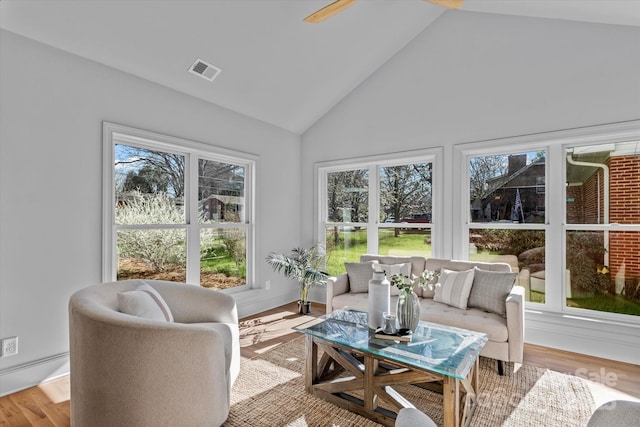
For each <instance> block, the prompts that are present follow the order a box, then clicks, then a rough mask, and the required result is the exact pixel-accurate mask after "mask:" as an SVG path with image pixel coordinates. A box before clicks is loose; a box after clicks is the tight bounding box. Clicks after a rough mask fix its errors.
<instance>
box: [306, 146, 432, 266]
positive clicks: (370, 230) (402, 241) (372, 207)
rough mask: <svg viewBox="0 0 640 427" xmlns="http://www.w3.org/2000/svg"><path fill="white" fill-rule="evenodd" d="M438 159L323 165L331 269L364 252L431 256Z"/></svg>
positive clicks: (323, 236)
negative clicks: (436, 162) (434, 192)
mask: <svg viewBox="0 0 640 427" xmlns="http://www.w3.org/2000/svg"><path fill="white" fill-rule="evenodd" d="M435 159H436V154H433V153H431V154H424V155H422V156H417V157H415V158H412V159H410V160H409V159H402V158H398V159H383V158H381V159H376V160H372V161H371V162H367V163H366V164H362V163H360V164H348V163H347V164H343V165H336V166H320V168H319V177H320V179H319V181H320V186H321V189H320V192H319V194H320V206H321V210H320V230H322V231H321V233H319V240H320V241H321V242H324V244H325V245H326V248H327V271H328V272H329V273H330V274H336V275H337V274H340V273H342V272H344V271H345V268H344V263H345V262H358V261H359V260H360V255H362V254H364V253H379V254H383V255H386V254H389V255H416V254H417V255H423V256H431V254H432V238H431V237H432V231H433V230H432V228H433V218H434V212H433V203H434V197H433V190H432V186H433V185H434V163H435Z"/></svg>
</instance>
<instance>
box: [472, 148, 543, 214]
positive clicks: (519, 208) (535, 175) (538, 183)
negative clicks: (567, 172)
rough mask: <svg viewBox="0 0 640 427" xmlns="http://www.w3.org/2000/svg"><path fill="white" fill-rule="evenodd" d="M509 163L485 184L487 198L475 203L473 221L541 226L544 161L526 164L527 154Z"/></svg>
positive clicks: (512, 157)
mask: <svg viewBox="0 0 640 427" xmlns="http://www.w3.org/2000/svg"><path fill="white" fill-rule="evenodd" d="M508 160H509V163H508V169H507V172H506V173H505V174H504V175H501V176H498V177H495V178H492V179H490V180H487V185H488V191H487V195H486V196H485V197H484V198H483V199H482V200H476V201H474V203H473V205H472V210H471V218H472V220H473V221H478V220H480V221H487V222H490V221H517V222H526V223H531V222H533V223H542V222H544V214H545V204H544V203H545V186H544V184H545V159H544V157H541V158H538V159H535V160H534V161H533V162H531V163H530V164H527V155H526V154H514V155H511V156H509V159H508ZM518 198H519V200H520V201H519V202H517V200H518Z"/></svg>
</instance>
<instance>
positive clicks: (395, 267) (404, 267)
mask: <svg viewBox="0 0 640 427" xmlns="http://www.w3.org/2000/svg"><path fill="white" fill-rule="evenodd" d="M378 268H379V269H382V271H384V274H385V275H386V276H387V279H388V280H389V281H391V276H393V275H394V274H401V275H403V276H407V277H408V278H411V263H410V262H405V263H402V264H378ZM390 291H391V295H400V289H398V287H397V286H393V285H392V286H391V289H390Z"/></svg>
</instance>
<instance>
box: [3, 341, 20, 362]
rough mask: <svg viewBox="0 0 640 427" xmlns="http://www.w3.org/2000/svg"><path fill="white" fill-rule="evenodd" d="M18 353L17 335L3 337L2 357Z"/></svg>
mask: <svg viewBox="0 0 640 427" xmlns="http://www.w3.org/2000/svg"><path fill="white" fill-rule="evenodd" d="M16 354H18V337H11V338H5V339H3V340H2V357H6V356H14V355H16Z"/></svg>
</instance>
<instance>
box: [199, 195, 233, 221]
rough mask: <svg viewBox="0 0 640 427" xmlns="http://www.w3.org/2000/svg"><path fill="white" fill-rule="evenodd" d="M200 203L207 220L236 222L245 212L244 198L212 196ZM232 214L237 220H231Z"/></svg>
mask: <svg viewBox="0 0 640 427" xmlns="http://www.w3.org/2000/svg"><path fill="white" fill-rule="evenodd" d="M200 203H201V204H202V212H203V213H204V215H205V219H206V220H216V221H225V220H227V221H236V220H237V217H238V215H241V212H242V211H243V204H244V197H238V196H224V195H219V194H212V195H211V196H209V197H207V198H206V199H204V200H202V201H201V202H200ZM230 214H232V215H233V216H234V217H235V218H230V217H229V215H230Z"/></svg>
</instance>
